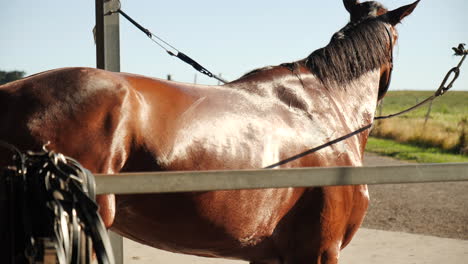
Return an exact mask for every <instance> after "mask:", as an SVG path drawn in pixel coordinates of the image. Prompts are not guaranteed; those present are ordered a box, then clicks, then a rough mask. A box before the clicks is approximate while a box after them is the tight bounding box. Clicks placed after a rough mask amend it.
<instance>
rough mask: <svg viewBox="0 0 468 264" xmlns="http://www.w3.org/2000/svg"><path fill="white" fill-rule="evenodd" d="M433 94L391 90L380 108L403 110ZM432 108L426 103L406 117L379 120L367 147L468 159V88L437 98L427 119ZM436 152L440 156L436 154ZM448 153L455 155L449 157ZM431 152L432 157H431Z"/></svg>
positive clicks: (389, 111) (414, 157) (418, 156)
mask: <svg viewBox="0 0 468 264" xmlns="http://www.w3.org/2000/svg"><path fill="white" fill-rule="evenodd" d="M431 94H432V92H426V91H395V92H389V93H388V94H387V96H386V97H385V99H384V101H383V107H382V109H378V111H377V112H378V114H380V113H379V112H380V111H381V114H382V115H387V114H392V113H395V112H399V111H401V110H403V109H406V108H408V107H410V106H413V105H414V104H416V103H418V102H421V101H422V100H424V99H425V98H427V97H429V96H430V95H431ZM428 108H429V105H426V106H423V107H421V108H419V109H417V110H415V111H413V112H410V113H408V114H405V115H404V116H402V117H396V118H392V119H388V120H383V121H378V122H377V123H376V124H375V126H374V129H373V131H372V134H371V135H372V136H373V137H374V139H371V140H370V141H369V144H368V147H367V150H368V151H371V152H377V153H380V154H384V155H389V156H394V157H396V158H400V159H410V160H415V161H418V162H466V161H467V160H468V92H460V91H454V92H448V93H447V94H445V95H443V96H442V97H439V98H437V99H436V100H435V101H434V102H433V105H432V109H431V113H430V117H429V119H428V121H427V122H425V116H426V114H427V111H428ZM376 138H379V139H390V140H387V141H382V140H377V139H376ZM397 143H399V144H397ZM385 148H386V149H385ZM398 149H400V150H398ZM399 153H400V154H399ZM403 153H404V154H403ZM410 153H418V154H410ZM431 153H432V154H431ZM436 153H438V154H440V156H439V157H437V155H434V154H436ZM447 155H449V156H454V157H453V158H448V156H447ZM429 156H430V157H432V158H430V159H429V158H428V157H429ZM465 158H466V159H465Z"/></svg>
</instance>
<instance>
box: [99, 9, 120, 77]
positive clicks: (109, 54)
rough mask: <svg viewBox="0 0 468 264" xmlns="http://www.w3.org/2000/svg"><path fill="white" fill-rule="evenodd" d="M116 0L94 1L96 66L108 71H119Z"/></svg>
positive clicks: (118, 31) (118, 34)
mask: <svg viewBox="0 0 468 264" xmlns="http://www.w3.org/2000/svg"><path fill="white" fill-rule="evenodd" d="M118 8H119V3H118V1H116V0H96V66H97V68H99V69H104V70H108V71H114V72H119V71H120V30H119V14H118V13H109V12H110V11H116V10H117V9H118Z"/></svg>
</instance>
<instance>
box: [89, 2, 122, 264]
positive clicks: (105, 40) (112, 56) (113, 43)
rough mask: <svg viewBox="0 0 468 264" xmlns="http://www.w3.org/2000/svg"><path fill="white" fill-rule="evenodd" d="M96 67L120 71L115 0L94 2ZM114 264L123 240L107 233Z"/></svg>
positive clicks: (118, 34)
mask: <svg viewBox="0 0 468 264" xmlns="http://www.w3.org/2000/svg"><path fill="white" fill-rule="evenodd" d="M95 8H96V67H97V68H99V69H104V70H108V71H113V72H119V71H120V29H119V14H118V13H109V12H110V11H116V10H117V9H118V8H119V2H118V1H116V0H96V7H95ZM109 239H110V242H111V244H112V249H113V251H114V259H115V264H123V238H122V236H120V235H118V234H116V233H114V232H109Z"/></svg>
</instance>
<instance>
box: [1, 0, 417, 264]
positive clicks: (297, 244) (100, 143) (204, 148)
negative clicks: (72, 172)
mask: <svg viewBox="0 0 468 264" xmlns="http://www.w3.org/2000/svg"><path fill="white" fill-rule="evenodd" d="M344 2H345V7H346V9H347V10H348V11H349V12H350V14H351V22H350V23H349V24H348V25H346V26H345V27H344V28H343V29H342V30H340V31H339V32H337V33H336V34H335V35H334V36H333V38H332V39H331V41H330V43H329V44H328V45H327V46H326V47H324V48H322V49H318V50H316V51H314V52H313V53H312V54H311V55H309V56H307V57H306V58H305V59H303V60H300V61H296V62H293V63H285V64H282V65H279V66H274V67H266V68H262V69H258V70H254V71H252V72H250V73H248V74H246V75H244V76H243V77H241V78H240V79H238V80H236V81H233V82H231V83H228V84H226V85H223V86H203V85H192V84H183V83H176V82H170V81H165V80H160V79H153V78H148V77H144V76H138V75H133V74H126V73H113V72H107V71H102V70H97V69H89V68H66V69H58V70H51V71H48V72H44V73H41V74H37V75H34V76H31V77H28V78H25V79H22V80H19V81H16V82H13V83H9V84H6V85H4V86H1V87H0V120H1V124H2V125H1V127H0V140H4V141H7V142H10V143H12V144H14V145H16V146H18V147H20V148H21V149H23V150H27V149H38V148H40V147H41V146H42V145H43V144H45V143H46V142H50V144H49V146H48V148H49V149H52V150H54V151H57V152H62V153H64V154H66V155H68V156H71V157H73V158H75V159H77V160H78V161H79V162H81V163H82V164H83V165H84V166H85V167H87V168H88V169H90V170H91V171H93V172H95V173H117V172H120V171H161V170H214V169H217V170H219V169H226V170H227V169H251V168H262V167H266V166H269V165H271V164H275V163H277V162H278V161H280V160H283V159H286V158H288V157H290V156H293V155H295V154H298V153H301V152H304V151H306V150H308V149H310V148H312V147H315V146H317V145H321V144H323V143H325V142H327V141H330V140H333V139H334V138H337V137H339V136H342V135H345V134H348V133H350V132H353V131H355V130H357V129H359V128H361V127H364V126H366V125H368V124H370V123H372V121H373V117H374V111H375V108H376V105H377V102H378V100H379V99H381V98H382V97H383V96H384V94H385V92H386V90H387V88H388V83H389V80H390V74H391V70H392V49H393V43H394V42H395V41H396V39H397V33H396V30H395V28H394V26H395V25H396V24H397V23H399V22H400V21H401V20H402V19H403V18H404V17H405V16H407V15H409V14H410V13H411V12H412V11H413V9H414V8H415V7H416V5H417V3H418V2H415V3H413V4H410V5H407V6H403V7H400V8H398V9H396V10H393V11H387V9H385V8H384V7H383V6H382V5H381V4H379V3H376V2H366V3H362V4H360V3H359V2H358V1H347V0H345V1H344ZM368 133H369V132H368V131H364V132H361V133H359V134H358V135H356V136H354V137H351V138H349V139H347V140H344V141H341V142H339V143H336V144H333V145H331V146H329V147H327V148H324V149H322V150H320V151H318V152H315V153H313V154H311V155H307V156H304V157H301V158H300V159H297V160H294V161H291V162H289V163H286V164H283V165H281V166H280V167H282V168H291V167H313V166H361V165H362V158H363V152H364V146H365V144H366V140H367V137H368ZM1 151H3V150H1ZM8 155H9V153H6V152H5V151H3V152H0V160H1V161H5V160H7V159H8ZM98 201H99V204H100V206H101V214H102V216H103V219H104V221H105V223H106V225H107V226H109V227H110V226H112V228H113V230H115V231H116V232H118V233H120V234H122V235H124V236H126V237H129V238H131V239H134V240H136V241H139V242H141V243H144V244H147V245H150V246H153V247H157V248H161V249H165V250H169V251H173V252H180V253H186V254H193V255H199V256H209V257H225V258H233V259H243V260H247V261H250V262H251V263H337V261H338V257H339V252H340V250H341V249H342V248H344V247H345V246H346V245H347V244H348V243H349V242H350V240H351V238H352V237H353V235H354V233H355V232H356V231H357V229H358V227H359V226H360V225H361V222H362V220H363V218H364V215H365V212H366V209H367V206H368V201H369V196H368V192H367V186H365V185H360V186H340V187H323V188H284V189H265V190H238V191H213V192H201V193H175V194H145V195H115V196H114V195H105V196H101V197H99V198H98Z"/></svg>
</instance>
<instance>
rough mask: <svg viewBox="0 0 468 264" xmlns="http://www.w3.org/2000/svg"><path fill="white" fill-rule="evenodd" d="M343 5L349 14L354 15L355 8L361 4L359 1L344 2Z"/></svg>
mask: <svg viewBox="0 0 468 264" xmlns="http://www.w3.org/2000/svg"><path fill="white" fill-rule="evenodd" d="M343 4H344V6H345V8H346V10H348V12H349V13H352V10H353V8H354V7H355V6H356V5H358V4H359V1H358V0H343Z"/></svg>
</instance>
